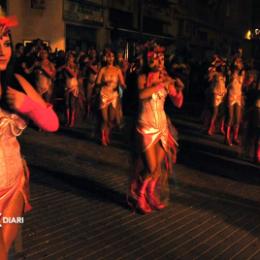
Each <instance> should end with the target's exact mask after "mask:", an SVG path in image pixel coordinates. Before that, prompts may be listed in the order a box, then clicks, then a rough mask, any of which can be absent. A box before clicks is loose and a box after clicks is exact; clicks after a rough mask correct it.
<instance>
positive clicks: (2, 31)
mask: <svg viewBox="0 0 260 260" xmlns="http://www.w3.org/2000/svg"><path fill="white" fill-rule="evenodd" d="M17 25H18V21H17V18H16V17H15V16H9V17H5V16H1V17H0V37H2V36H3V35H6V34H8V33H9V32H10V28H11V27H15V26H17Z"/></svg>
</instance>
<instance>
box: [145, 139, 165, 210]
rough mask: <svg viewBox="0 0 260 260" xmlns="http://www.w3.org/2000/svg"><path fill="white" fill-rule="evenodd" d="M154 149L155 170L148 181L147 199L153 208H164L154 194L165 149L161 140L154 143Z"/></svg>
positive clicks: (160, 173) (160, 175)
mask: <svg viewBox="0 0 260 260" xmlns="http://www.w3.org/2000/svg"><path fill="white" fill-rule="evenodd" d="M155 150H156V155H157V156H156V170H155V172H154V174H153V175H152V180H151V181H150V184H149V187H148V195H149V201H150V203H151V205H152V206H153V208H155V209H163V208H165V205H164V204H163V203H161V201H160V199H159V198H158V196H157V195H156V188H157V186H158V182H159V181H160V178H161V177H162V168H161V165H162V162H163V160H164V158H165V150H164V149H163V147H162V145H161V142H158V143H156V145H155Z"/></svg>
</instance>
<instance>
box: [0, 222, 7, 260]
mask: <svg viewBox="0 0 260 260" xmlns="http://www.w3.org/2000/svg"><path fill="white" fill-rule="evenodd" d="M0 223H1V222H0ZM0 259H3V260H7V250H6V248H5V244H4V238H3V228H2V227H0Z"/></svg>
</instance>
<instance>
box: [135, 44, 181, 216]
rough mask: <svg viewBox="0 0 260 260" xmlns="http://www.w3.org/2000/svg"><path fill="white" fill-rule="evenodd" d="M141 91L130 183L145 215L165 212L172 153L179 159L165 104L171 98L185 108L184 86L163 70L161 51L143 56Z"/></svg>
mask: <svg viewBox="0 0 260 260" xmlns="http://www.w3.org/2000/svg"><path fill="white" fill-rule="evenodd" d="M145 63H146V65H145ZM138 88H139V101H140V102H139V103H140V111H139V115H138V119H137V127H136V130H137V141H138V143H139V145H140V147H139V148H138V149H139V151H140V154H139V155H138V159H137V160H136V165H135V167H136V171H135V172H134V176H132V180H131V181H130V196H131V197H132V198H133V199H135V200H136V201H137V206H138V208H139V209H140V210H141V212H142V213H144V214H146V213H150V212H152V210H153V209H163V208H164V207H166V203H167V200H168V195H169V192H167V191H168V185H167V184H168V174H169V172H170V171H171V170H172V168H171V167H170V166H171V161H172V159H173V157H172V154H171V152H173V153H174V156H176V140H175V138H174V137H173V128H172V126H171V124H170V120H169V119H167V116H166V114H165V111H164V103H165V99H166V96H167V95H169V96H170V98H171V100H172V102H173V103H174V104H175V105H176V106H177V107H179V108H180V107H181V106H182V103H183V94H182V89H183V83H182V82H181V80H179V79H177V80H173V79H172V78H170V77H169V75H168V74H167V72H166V70H165V68H164V54H163V52H161V49H159V52H158V50H157V51H149V52H148V53H147V55H144V69H143V71H142V72H141V73H140V75H139V77H138Z"/></svg>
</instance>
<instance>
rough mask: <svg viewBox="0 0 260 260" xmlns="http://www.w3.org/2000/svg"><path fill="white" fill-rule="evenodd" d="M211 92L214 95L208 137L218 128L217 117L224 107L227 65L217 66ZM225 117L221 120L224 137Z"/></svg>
mask: <svg viewBox="0 0 260 260" xmlns="http://www.w3.org/2000/svg"><path fill="white" fill-rule="evenodd" d="M211 78H212V80H211V91H212V95H213V102H212V104H211V106H212V113H211V119H210V125H209V129H208V135H213V134H214V131H215V126H216V120H217V116H218V114H219V110H220V107H221V106H223V103H224V98H225V96H226V93H227V89H226V76H225V64H224V63H220V64H217V65H216V68H215V71H214V72H212V75H211ZM224 123H225V121H224V116H223V115H222V118H221V120H220V132H221V133H222V134H223V135H224V134H225V130H224Z"/></svg>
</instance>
